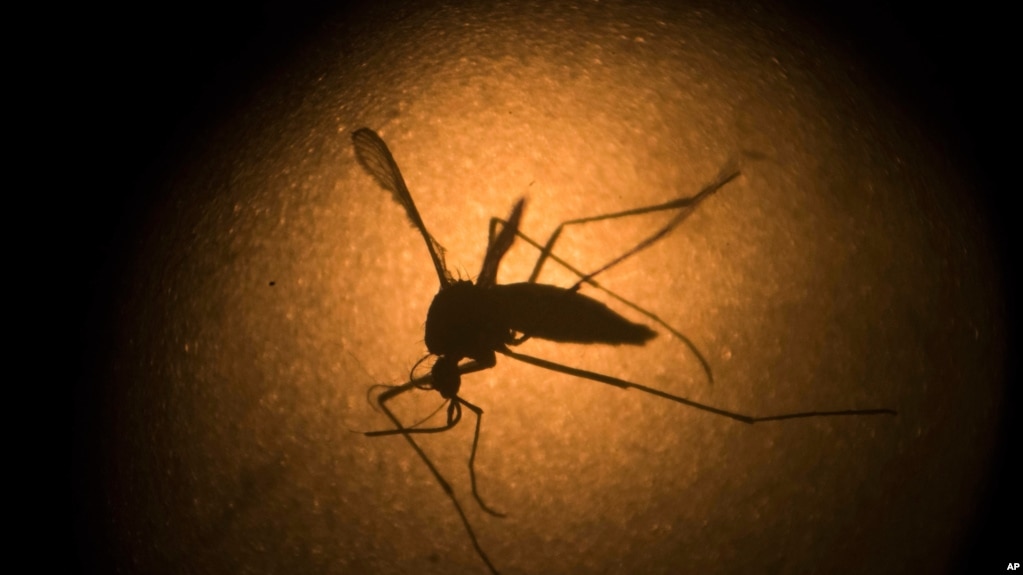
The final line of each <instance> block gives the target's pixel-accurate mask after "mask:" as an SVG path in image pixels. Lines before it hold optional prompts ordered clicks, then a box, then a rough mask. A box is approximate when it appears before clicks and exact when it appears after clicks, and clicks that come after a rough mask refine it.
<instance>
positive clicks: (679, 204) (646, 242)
mask: <svg viewBox="0 0 1023 575" xmlns="http://www.w3.org/2000/svg"><path fill="white" fill-rule="evenodd" d="M738 176H739V171H738V170H737V169H735V167H734V166H733V165H731V164H729V165H728V166H726V167H725V169H723V170H722V171H721V174H720V175H719V176H718V178H717V180H716V181H715V182H714V183H712V184H710V185H709V186H707V187H705V188H704V189H703V190H701V191H700V193H698V194H696V195H695V196H690V197H686V198H678V199H675V200H672V201H670V202H666V203H663V204H657V205H655V206H646V207H642V208H635V209H632V210H626V211H623V212H615V213H612V214H603V215H600V216H591V217H588V218H579V219H575V220H569V221H566V222H562V223H561V224H559V225H558V227H557V229H556V230H555V231H554V233H553V234H551V236H550V238H548V239H547V242H546V243H545V244H543V245H541V244H540V243H538V242H536V241H535V240H533V239H532V238H530V237H529V236H527V235H525V234H523V233H522V232H521V231H519V230H518V228H517V226H516V229H515V235H517V236H518V237H520V238H522V239H523V240H525V242H526V243H528V244H530V245H531V246H533V247H535V248H536V249H538V250H540V257H538V258H537V260H536V264H535V265H534V267H533V273H532V274H530V276H529V280H528V281H529V282H530V283H535V282H536V279H537V277H538V276H539V275H540V270H541V269H542V267H543V264H544V263H545V262H546V261H547V260H548V259H551V260H553V261H554V262H555V263H557V264H559V265H561V266H562V267H564V268H565V269H567V270H568V271H570V272H572V273H573V274H575V275H576V276H578V277H579V281H577V282H576V283H575V285H574V286H572V289H576V288H578V287H579V286H580V285H582V284H583V283H586V284H588V285H590V286H593V287H594V288H596V289H598V290H600V291H602V292H604V293H606V294H607V295H609V296H611V297H612V298H614V299H616V300H618V301H619V302H621V303H622V304H623V305H625V306H627V307H629V308H631V309H633V310H635V311H637V312H639V313H641V314H643V315H645V316H646V317H647V318H649V319H650V320H651V321H653V322H655V323H657V324H658V325H660V326H661V327H663V328H664V329H666V330H668V332H669V333H671V335H673V336H675V337H676V338H677V339H678V340H679V341H681V342H682V343H683V344H685V346H686V347H688V348H689V351H690V353H692V354H693V356H694V357H696V359H697V360H698V361H699V362H700V367H701V368H703V372H704V373H705V374H706V375H707V380H708V381H709V382H711V383H714V373H713V371H711V368H710V362H708V361H707V358H705V357H703V354H702V353H700V350H699V349H697V347H696V344H694V343H693V342H692V340H690V339H689V338H688V337H686V336H685V335H683V334H682V332H680V331H679V330H677V329H675V328H674V327H672V326H671V325H669V324H668V323H667V322H665V321H664V320H663V319H661V318H660V317H658V316H657V315H655V314H654V313H653V312H650V311H648V310H646V309H644V308H642V307H640V306H639V305H637V304H635V303H633V302H631V301H629V300H627V299H625V298H623V297H622V296H620V295H618V294H616V293H614V292H613V291H611V290H609V289H607V288H605V287H604V286H602V285H600V284H599V283H597V281H596V280H595V279H593V278H594V277H595V276H596V275H597V274H600V273H603V272H605V271H607V270H608V269H610V268H612V267H613V266H616V265H618V264H620V263H621V262H623V261H625V260H626V259H628V258H629V257H632V256H633V255H635V254H636V253H638V252H640V251H642V250H644V249H646V248H648V247H650V246H651V245H653V244H654V243H656V242H657V241H659V240H660V239H662V238H664V237H665V236H667V235H668V233H670V232H671V231H672V230H674V229H675V228H676V227H678V225H679V224H681V223H682V222H683V221H684V220H685V219H686V218H687V217H689V215H690V214H692V213H693V210H694V209H695V208H696V206H697V205H699V203H700V202H702V201H703V200H704V199H706V198H707V197H708V196H710V195H711V194H713V193H714V192H716V191H718V190H719V189H721V188H722V187H724V186H725V184H727V183H728V182H730V181H732V180H734V179H735V178H737V177H738ZM665 210H681V211H680V212H679V213H678V214H676V216H675V217H674V218H672V220H671V221H670V222H668V223H667V224H666V225H664V226H663V227H661V228H660V229H659V230H657V231H656V232H654V233H653V234H651V235H650V236H648V237H646V238H645V239H643V240H642V241H640V242H639V243H637V244H636V245H635V246H633V247H632V248H630V249H628V250H626V251H625V252H624V253H623V254H621V255H619V256H618V257H616V258H614V259H612V260H611V261H609V262H608V263H606V264H604V265H603V266H601V267H600V268H598V269H597V270H596V271H593V272H590V273H584V272H582V271H581V270H579V269H578V268H576V267H574V266H572V265H571V264H569V263H568V262H566V261H565V260H564V259H562V258H560V257H558V256H557V255H556V254H554V253H553V251H552V250H553V248H554V243H555V242H556V241H557V240H558V238H560V237H561V233H562V231H564V228H565V227H566V226H570V225H576V224H585V223H590V222H598V221H601V220H610V219H615V218H624V217H628V216H636V215H640V214H649V213H653V212H659V211H665ZM498 224H500V225H501V226H502V229H504V227H506V226H507V225H508V224H507V222H505V221H504V220H501V219H500V218H491V219H490V231H489V236H490V242H491V243H493V242H494V238H495V236H496V234H497V226H498ZM525 339H526V338H521V339H519V340H516V343H521V342H522V341H525Z"/></svg>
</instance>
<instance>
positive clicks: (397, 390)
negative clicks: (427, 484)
mask: <svg viewBox="0 0 1023 575" xmlns="http://www.w3.org/2000/svg"><path fill="white" fill-rule="evenodd" d="M471 365H472V364H471V363H470V364H467V365H466V366H465V367H470V366H471ZM429 377H430V376H428V375H427V376H424V377H422V378H418V379H414V380H412V381H409V382H408V383H405V384H403V385H399V386H396V387H392V388H391V389H389V390H387V391H385V392H384V393H382V394H380V397H378V398H377V402H378V404H379V405H380V409H381V410H383V412H384V413H385V414H386V415H387V417H388V418H389V419H390V420H391V422H392V423H394V425H395V427H397V429H395V430H393V431H396V432H398V433H399V434H400V435H401V436H402V437H404V438H405V441H407V442H408V444H409V445H410V446H411V447H412V449H413V451H415V452H416V455H418V456H419V459H421V460H422V461H423V463H425V464H426V467H427V468H428V469H429V470H430V473H431V474H432V475H433V478H434V479H436V480H437V483H438V484H439V485H440V487H441V489H443V490H444V493H445V494H446V495H447V496H448V499H450V500H451V504H452V505H454V506H455V511H456V512H458V517H459V518H461V520H462V525H463V526H464V527H465V531H466V533H467V534H468V535H469V540H470V541H471V542H472V546H473V548H474V549H475V550H476V554H477V555H478V556H479V558H480V559H482V560H483V562H484V563H485V564H486V565H487V568H488V569H489V570H490V572H491V573H493V574H494V575H498V571H497V568H496V567H494V564H493V563H491V562H490V558H489V557H487V554H486V552H485V551H483V547H481V546H480V542H479V539H477V538H476V531H475V530H473V528H472V524H471V523H469V518H468V517H466V515H465V510H463V509H462V505H461V504H460V503H458V499H457V498H456V497H455V491H454V490H453V489H452V488H451V484H449V483H448V482H447V480H446V479H444V476H443V475H441V473H440V470H438V469H437V466H435V465H434V464H433V462H432V461H430V458H429V457H428V456H427V455H426V452H425V451H423V449H422V448H421V447H419V444H418V443H416V440H415V439H413V438H412V433H413V432H414V431H415V430H409V429H407V428H405V427H404V426H402V424H401V421H399V420H398V418H397V416H395V415H394V413H393V412H392V411H391V410H390V409H388V408H387V402H388V401H389V400H391V399H394V398H395V397H397V396H399V395H401V394H403V393H405V392H406V391H409V390H411V389H416V387H417V386H418V385H420V384H421V383H423V382H424V381H425V380H426V379H427V378H429ZM459 413H460V412H459ZM454 423H457V421H455V422H454ZM454 423H453V424H452V425H454ZM420 431H425V430H420ZM371 434H379V432H370V433H367V434H366V435H371Z"/></svg>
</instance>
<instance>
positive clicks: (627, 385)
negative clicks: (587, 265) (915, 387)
mask: <svg viewBox="0 0 1023 575" xmlns="http://www.w3.org/2000/svg"><path fill="white" fill-rule="evenodd" d="M498 351H499V352H500V353H502V354H504V355H507V356H508V357H510V358H512V359H517V360H519V361H521V362H524V363H529V364H532V365H535V366H537V367H542V368H544V369H549V370H551V371H557V372H559V373H564V374H568V375H574V376H576V377H581V378H583V379H589V380H591V381H597V382H600V383H606V384H608V385H613V386H615V387H618V388H621V389H638V390H640V391H643V392H645V393H649V394H651V395H656V396H657V397H661V398H664V399H670V400H671V401H674V402H676V403H681V404H682V405H687V406H689V407H695V408H696V409H699V410H701V411H706V412H708V413H713V414H715V415H720V416H723V417H727V418H729V419H734V420H736V421H741V422H742V423H747V424H750V425H752V424H754V423H760V422H764V421H782V420H786V419H803V418H807V417H835V416H843V415H898V412H896V411H895V410H893V409H843V410H838V411H801V412H796V413H783V414H780V415H768V416H760V417H756V416H751V415H744V414H742V413H736V412H734V411H728V410H726V409H721V408H719V407H714V406H711V405H707V404H704V403H699V402H696V401H693V400H691V399H686V398H684V397H679V396H677V395H672V394H670V393H667V392H665V391H661V390H659V389H654V388H652V387H647V386H645V385H640V384H638V383H632V382H631V381H625V380H624V379H618V378H617V377H611V376H609V375H604V374H602V373H596V372H593V371H587V370H585V369H579V368H575V367H570V366H567V365H562V364H560V363H554V362H553V361H547V360H546V359H540V358H538V357H533V356H531V355H525V354H521V353H516V352H514V351H512V350H510V349H507V348H506V349H501V350H498Z"/></svg>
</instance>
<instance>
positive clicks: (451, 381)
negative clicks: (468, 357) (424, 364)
mask: <svg viewBox="0 0 1023 575" xmlns="http://www.w3.org/2000/svg"><path fill="white" fill-rule="evenodd" d="M431 374H432V375H433V388H434V389H436V390H437V391H438V392H439V393H440V395H441V397H443V398H444V399H452V398H453V397H455V396H456V395H458V389H459V388H460V387H461V386H462V374H461V373H460V372H459V371H458V359H457V358H455V357H452V356H450V355H442V356H440V357H438V358H437V362H436V363H434V364H433V371H432V372H431Z"/></svg>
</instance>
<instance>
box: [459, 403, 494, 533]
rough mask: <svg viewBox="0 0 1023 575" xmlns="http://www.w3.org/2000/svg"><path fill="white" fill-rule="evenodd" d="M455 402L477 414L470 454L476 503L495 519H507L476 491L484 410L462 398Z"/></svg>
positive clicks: (470, 472) (471, 478)
mask: <svg viewBox="0 0 1023 575" xmlns="http://www.w3.org/2000/svg"><path fill="white" fill-rule="evenodd" d="M455 401H457V402H459V403H461V404H462V405H464V406H466V407H468V408H469V409H470V410H471V411H472V412H473V413H475V414H476V432H475V434H474V435H473V437H472V452H471V453H470V454H469V480H470V481H471V482H472V496H473V497H475V498H476V503H478V504H479V506H480V509H482V510H484V511H486V512H487V513H489V514H491V515H493V516H495V517H505V514H504V513H501V512H500V511H494V510H493V509H491V508H490V507H489V506H488V505H487V504H486V503H484V502H483V499H481V498H480V494H479V491H478V490H477V489H476V448H477V447H478V446H479V443H480V425H481V424H482V423H483V410H482V409H480V408H479V407H477V406H475V405H473V404H471V403H469V402H468V401H466V400H464V399H462V398H461V397H456V398H455Z"/></svg>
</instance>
